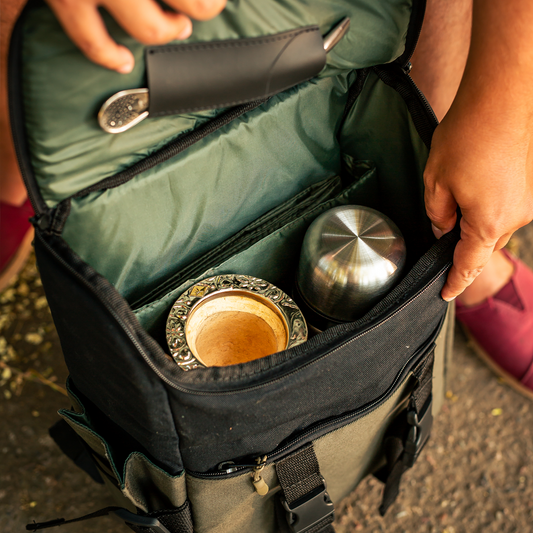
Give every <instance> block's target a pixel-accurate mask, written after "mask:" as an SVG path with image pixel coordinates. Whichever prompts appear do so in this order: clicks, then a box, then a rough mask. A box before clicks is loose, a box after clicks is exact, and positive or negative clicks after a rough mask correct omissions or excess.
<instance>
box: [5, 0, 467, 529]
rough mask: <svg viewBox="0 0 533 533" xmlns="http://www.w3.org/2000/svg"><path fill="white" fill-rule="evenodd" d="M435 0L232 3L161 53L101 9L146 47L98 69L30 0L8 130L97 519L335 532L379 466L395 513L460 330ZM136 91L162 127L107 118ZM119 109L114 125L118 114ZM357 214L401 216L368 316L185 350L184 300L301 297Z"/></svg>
mask: <svg viewBox="0 0 533 533" xmlns="http://www.w3.org/2000/svg"><path fill="white" fill-rule="evenodd" d="M424 7H425V3H424V1H422V0H412V1H411V2H404V1H403V0H402V1H400V0H390V1H388V2H379V3H376V2H374V1H373V0H358V1H357V2H350V1H347V0H340V1H338V2H330V1H326V0H309V1H307V2H299V1H297V0H287V1H283V2H280V1H274V0H263V1H262V2H261V3H260V6H259V4H258V3H257V2H251V1H245V2H237V1H229V2H228V5H227V7H226V9H225V10H224V11H223V12H222V14H221V15H219V16H218V17H216V18H215V19H213V20H211V21H206V22H198V23H196V22H195V26H194V31H193V34H192V36H191V37H190V39H189V40H188V41H187V42H185V43H171V44H169V45H166V46H162V47H144V46H143V45H141V44H140V43H138V42H136V41H135V40H133V39H132V38H131V37H129V36H128V35H127V34H125V32H124V31H123V30H122V29H121V28H120V27H119V26H118V25H117V24H116V23H115V22H114V21H113V19H112V18H111V17H108V16H107V15H105V14H104V16H105V18H106V24H107V26H108V29H109V31H110V33H111V35H112V36H113V38H114V39H115V40H116V41H117V42H119V43H121V44H124V45H126V46H128V48H130V50H132V52H133V54H134V56H135V59H136V66H135V68H134V70H133V71H132V72H131V73H130V74H126V75H122V74H118V73H115V72H111V71H108V70H105V69H103V68H101V67H99V66H97V65H94V64H92V63H91V62H90V61H89V60H87V59H86V58H85V57H84V56H83V55H82V54H81V52H80V51H79V50H78V49H77V48H76V47H75V46H74V45H73V44H72V43H71V41H70V40H69V39H68V37H67V36H66V35H65V33H64V32H63V30H62V29H61V27H60V26H59V23H58V22H57V21H56V19H55V17H54V15H53V14H52V12H51V11H50V9H49V8H48V7H47V6H46V5H45V4H44V3H43V2H30V3H29V4H28V5H27V6H26V8H25V10H24V12H23V14H22V15H21V17H20V19H19V21H18V22H17V25H16V27H15V30H14V32H13V36H12V41H11V48H10V59H9V69H10V76H9V94H10V106H11V108H10V109H11V121H12V130H13V137H14V140H15V145H16V150H17V155H18V158H19V162H20V167H21V170H22V173H23V177H24V180H25V183H26V186H27V189H28V194H29V197H30V199H31V202H32V205H33V207H34V210H35V217H34V218H33V219H32V222H33V224H34V226H35V242H34V246H35V254H36V258H37V264H38V268H39V271H40V275H41V278H42V282H43V286H44V289H45V293H46V297H47V299H48V302H49V305H50V309H51V312H52V316H53V319H54V323H55V325H56V328H57V331H58V334H59V337H60V340H61V346H62V350H63V353H64V357H65V361H66V364H67V366H68V369H69V373H70V377H69V379H68V382H67V388H68V391H69V395H70V401H71V408H70V409H64V410H61V411H60V413H59V414H60V416H61V421H60V422H58V424H56V426H54V427H53V428H52V429H51V434H52V436H53V437H54V438H55V440H56V441H57V442H58V444H59V445H60V447H61V449H62V450H64V451H65V452H66V453H67V454H68V455H69V456H70V457H71V458H73V459H76V462H77V464H81V465H83V467H84V469H85V470H86V471H87V472H88V473H89V474H90V475H91V476H92V477H93V479H95V480H96V481H98V482H101V483H104V484H105V485H106V486H107V487H108V488H109V490H110V491H111V494H112V496H113V498H114V500H115V502H116V505H113V506H110V507H108V508H106V509H103V510H101V511H99V512H96V513H92V514H91V515H88V516H87V517H82V518H81V519H85V518H92V517H96V516H100V515H102V514H113V515H115V516H117V517H118V518H119V519H120V520H122V521H123V522H124V523H125V524H127V525H128V526H129V527H130V528H131V529H132V530H134V531H137V532H140V531H143V532H147V533H168V532H170V533H189V532H193V531H194V532H195V533H204V532H210V533H241V532H248V531H254V532H256V533H274V532H280V531H281V532H307V533H318V532H327V531H333V529H332V525H331V524H332V522H333V517H334V507H335V504H336V503H337V502H339V501H340V500H341V499H342V498H344V497H345V496H346V495H347V494H349V493H350V491H352V490H353V489H354V488H355V487H356V486H357V484H358V483H359V482H360V481H361V479H363V478H364V477H365V476H367V475H370V474H373V475H375V476H376V477H377V478H378V479H380V480H381V481H383V483H384V490H383V499H382V502H381V503H380V502H376V506H378V505H379V510H380V512H381V513H382V514H384V513H385V512H386V510H387V508H388V507H389V506H390V505H391V504H392V503H393V502H394V500H395V498H396V496H397V495H398V492H399V486H400V482H401V477H402V475H403V473H404V472H405V471H406V470H407V469H409V468H411V467H412V466H413V465H414V463H415V461H416V459H417V457H418V455H419V453H420V451H421V449H422V448H423V446H424V445H425V443H426V442H427V440H428V437H429V434H430V431H431V425H432V420H433V417H434V416H435V415H436V414H437V413H438V411H439V409H440V406H441V404H442V401H443V397H444V391H445V390H446V388H445V377H446V368H447V364H448V360H449V357H450V354H451V351H452V336H453V335H452V333H453V307H450V306H448V304H447V303H446V302H445V301H443V300H442V298H441V297H440V291H441V289H442V287H443V285H444V282H445V280H446V276H447V272H448V270H449V268H450V266H451V262H452V256H453V250H454V247H455V244H456V242H457V240H458V235H457V232H456V231H454V232H451V233H449V234H447V235H445V236H444V237H442V238H441V239H439V240H438V241H437V240H436V239H435V237H434V236H433V233H432V231H431V225H430V222H429V219H428V218H427V217H426V214H425V208H424V195H423V181H422V174H423V169H424V166H425V162H426V159H427V156H428V150H429V146H430V143H431V136H432V133H433V130H434V129H435V127H436V125H437V120H436V118H435V115H434V114H433V112H432V110H431V108H430V107H429V105H428V103H427V101H426V100H425V98H424V96H423V95H422V94H421V93H420V91H419V90H418V89H417V87H416V86H415V85H414V83H413V81H412V80H411V78H410V77H409V74H408V71H409V68H410V63H409V59H410V57H411V55H412V53H413V50H414V47H415V45H416V41H417V38H418V35H419V32H420V27H421V24H422V19H423V14H424ZM346 17H349V19H350V21H351V26H350V28H349V30H348V31H347V32H346V33H345V35H343V36H342V37H339V40H338V42H337V43H336V44H335V46H334V48H333V49H331V50H330V51H328V53H327V54H326V52H325V51H324V48H323V42H324V36H327V35H330V34H331V30H332V29H335V28H338V27H339V23H340V22H341V21H343V20H344V19H345V18H346ZM139 88H148V90H149V106H148V107H147V108H146V109H145V110H144V111H143V113H145V112H146V111H148V113H147V115H148V116H147V118H145V119H144V120H142V119H139V120H138V122H136V123H135V125H133V127H131V128H129V129H128V130H127V131H122V132H119V133H116V134H110V133H106V132H105V131H103V129H102V128H101V127H100V125H99V122H98V112H99V110H100V108H101V106H102V104H103V103H104V102H106V100H108V98H109V97H112V96H113V95H116V94H117V93H120V92H121V91H125V90H130V89H139ZM142 94H146V92H144V93H142ZM110 116H111V118H110V119H109V121H110V122H111V121H114V122H115V124H114V125H110V127H117V128H118V127H119V126H120V124H118V122H119V120H122V119H123V115H121V114H120V113H118V112H117V114H113V113H111V115H110ZM145 116H146V115H145ZM113 117H115V118H113ZM117 117H118V118H117ZM130 118H131V117H130ZM137 118H138V117H134V119H135V120H137ZM354 204H357V205H363V206H367V207H370V208H373V209H377V210H379V211H380V212H382V213H384V214H386V215H387V216H388V217H390V218H391V219H392V220H393V221H394V222H395V223H396V224H397V226H398V227H399V228H400V230H401V232H402V234H403V235H404V237H405V241H406V246H407V268H406V271H405V272H406V273H405V275H404V276H403V278H402V279H401V281H400V282H399V283H398V285H397V286H396V287H395V288H393V289H392V290H391V291H390V292H389V293H388V294H387V295H386V296H385V297H384V298H383V299H382V300H380V301H379V302H378V303H377V304H376V305H375V306H374V307H373V308H372V309H370V310H369V311H368V312H366V314H364V316H362V317H360V318H359V319H357V320H355V321H353V322H345V323H338V324H335V325H332V326H331V327H328V328H327V329H325V330H324V331H323V332H321V333H319V334H317V335H315V336H313V337H311V338H309V339H308V340H307V341H306V342H304V343H302V344H299V345H297V346H294V347H292V348H289V349H287V350H283V351H281V352H277V353H274V354H272V355H268V356H266V357H262V358H259V359H256V360H253V361H249V362H245V363H240V364H236V365H230V366H221V367H207V368H203V367H197V368H195V367H194V366H195V365H191V364H190V363H191V361H190V360H187V358H186V357H184V358H183V357H182V358H177V359H174V358H173V357H172V356H171V354H170V349H169V346H168V345H167V342H166V338H165V324H166V320H167V317H168V315H169V312H170V311H171V309H172V306H173V304H174V302H175V301H176V299H177V298H178V297H179V296H180V295H181V294H183V293H184V292H185V291H186V290H187V289H189V288H191V287H192V286H194V285H195V284H196V283H198V282H200V281H202V280H206V279H207V280H210V281H209V283H216V280H217V279H220V277H221V276H228V275H233V276H235V277H237V278H238V277H239V276H252V277H254V278H259V279H261V280H266V281H268V282H269V283H272V284H274V285H275V286H276V287H279V288H280V289H281V290H283V291H284V292H285V293H287V294H292V291H293V282H294V275H295V271H296V269H297V265H298V260H299V254H300V248H301V245H302V241H303V238H304V234H305V232H306V230H307V228H308V227H309V225H310V224H311V222H312V221H313V220H315V219H316V218H317V217H318V216H319V215H320V214H321V213H324V212H325V211H327V210H328V209H330V208H333V207H336V206H342V205H354ZM187 369H189V370H187ZM80 457H83V460H81V459H80ZM76 520H80V519H76ZM68 522H69V520H64V519H58V520H52V521H51V522H41V523H34V524H31V525H29V526H28V529H32V530H39V529H42V528H47V527H52V526H54V525H61V524H63V523H68Z"/></svg>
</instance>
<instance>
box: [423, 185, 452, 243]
mask: <svg viewBox="0 0 533 533" xmlns="http://www.w3.org/2000/svg"><path fill="white" fill-rule="evenodd" d="M424 202H425V204H426V213H427V216H428V217H429V219H430V220H431V227H432V229H433V233H434V234H435V237H437V239H440V238H441V237H442V236H443V235H444V234H445V233H448V232H449V231H451V230H452V229H453V228H454V227H455V223H456V222H457V202H456V201H455V198H454V197H453V195H452V193H451V192H450V191H449V190H448V189H442V188H440V187H438V186H433V187H428V186H426V188H425V190H424Z"/></svg>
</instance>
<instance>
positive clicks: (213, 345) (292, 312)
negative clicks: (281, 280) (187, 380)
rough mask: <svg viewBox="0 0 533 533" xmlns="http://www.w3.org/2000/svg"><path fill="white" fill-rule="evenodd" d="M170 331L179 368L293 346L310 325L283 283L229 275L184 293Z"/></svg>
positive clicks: (250, 357)
mask: <svg viewBox="0 0 533 533" xmlns="http://www.w3.org/2000/svg"><path fill="white" fill-rule="evenodd" d="M239 328H240V329H239ZM239 331H240V333H239ZM262 334H264V336H263V337H261V335H262ZM166 335H167V342H168V346H169V349H170V353H171V355H172V357H173V358H174V360H175V361H176V363H177V364H178V366H179V367H180V368H181V369H182V370H192V369H194V368H198V367H204V366H225V365H228V364H237V363H239V362H245V361H251V360H254V359H257V358H259V357H264V356H266V355H269V353H275V352H277V351H282V350H286V349H288V348H292V347H294V346H297V345H298V344H301V343H303V342H305V341H306V340H307V324H306V322H305V319H304V317H303V315H302V313H301V311H300V309H299V308H298V306H297V305H296V304H295V303H294V301H293V300H292V299H291V298H290V297H289V296H287V294H285V293H284V292H283V291H282V290H281V289H279V288H278V287H276V286H274V285H272V284H271V283H269V282H267V281H265V280H262V279H259V278H254V277H251V276H244V275H238V274H227V275H221V276H214V277H211V278H207V279H204V280H202V281H201V282H199V283H197V284H196V285H193V286H192V287H190V288H189V289H188V290H187V291H185V292H184V293H183V294H182V295H181V296H180V297H179V299H178V300H176V302H175V303H174V305H173V306H172V310H171V311H170V314H169V316H168V319H167V326H166ZM232 350H233V352H232ZM263 352H265V353H263Z"/></svg>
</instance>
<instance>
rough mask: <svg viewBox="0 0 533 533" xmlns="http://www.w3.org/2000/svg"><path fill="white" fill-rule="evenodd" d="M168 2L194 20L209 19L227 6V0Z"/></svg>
mask: <svg viewBox="0 0 533 533" xmlns="http://www.w3.org/2000/svg"><path fill="white" fill-rule="evenodd" d="M166 4H168V5H169V6H170V7H172V8H174V9H175V10H176V11H179V12H180V13H184V14H185V15H188V16H189V17H191V18H192V19H194V20H209V19H212V18H214V17H216V16H217V15H218V14H219V13H220V12H221V11H222V10H223V9H224V8H225V7H226V0H166Z"/></svg>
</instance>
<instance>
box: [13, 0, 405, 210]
mask: <svg viewBox="0 0 533 533" xmlns="http://www.w3.org/2000/svg"><path fill="white" fill-rule="evenodd" d="M411 3H412V2H411V0H388V1H387V2H379V3H377V2H375V1H374V0H350V1H346V0H344V1H342V0H335V1H331V0H309V1H306V2H295V1H294V0H261V2H256V1H252V0H239V1H238V0H229V1H228V3H227V7H226V8H225V10H224V11H223V12H222V14H221V15H220V16H218V17H216V18H215V19H213V20H210V21H205V22H194V30H193V33H192V36H191V38H190V39H188V40H187V41H186V42H203V41H213V40H219V39H234V38H245V37H257V36H261V35H272V34H275V33H278V32H282V31H286V30H291V29H294V28H298V27H301V26H306V25H309V24H318V25H319V26H320V29H321V32H322V33H323V34H325V33H327V32H328V31H329V30H330V29H331V28H332V27H333V26H334V25H335V24H337V23H338V22H339V21H340V20H341V19H342V18H344V17H346V16H349V17H350V18H351V28H350V30H349V32H348V34H347V35H346V36H345V37H344V38H343V39H342V40H341V42H340V43H339V44H338V45H337V46H336V47H335V49H334V50H333V51H331V52H330V53H329V54H328V56H327V58H328V59H327V61H328V62H327V67H326V68H325V69H324V71H323V72H322V73H321V74H320V77H323V78H324V77H332V76H336V75H337V74H339V73H341V72H344V73H345V74H346V73H347V72H349V71H351V70H353V69H358V68H362V67H367V66H371V65H378V64H383V63H388V62H390V61H393V60H394V59H396V58H397V57H398V56H400V55H401V54H402V53H403V51H404V46H405V36H406V33H407V27H408V24H409V19H410V15H411ZM105 21H106V25H107V28H108V30H109V32H110V34H111V35H112V37H113V39H115V40H116V41H117V42H119V43H121V44H123V45H125V46H127V47H128V48H129V49H130V50H131V51H132V52H133V54H134V56H135V60H136V66H135V68H134V70H133V71H132V72H131V73H130V74H127V75H123V74H118V73H116V72H112V71H109V70H106V69H104V68H102V67H99V66H97V65H95V64H93V63H91V62H90V61H89V60H88V59H86V58H85V57H84V56H83V55H82V54H81V52H80V51H79V50H78V49H77V48H76V47H75V46H74V44H72V42H71V41H70V39H69V38H68V37H67V36H66V35H65V33H64V32H63V30H62V29H61V27H60V26H59V23H58V22H57V20H56V18H55V17H54V15H53V14H52V12H51V11H50V9H49V8H48V7H47V6H46V4H44V2H42V3H38V4H37V7H34V8H32V9H31V10H30V11H29V13H28V16H27V19H26V23H25V26H24V48H23V69H24V70H23V98H24V114H25V122H26V126H27V134H28V142H29V145H30V151H31V158H32V165H33V168H34V171H35V176H36V179H37V182H38V185H39V188H40V190H41V193H42V195H43V198H44V199H45V201H46V202H47V203H48V205H49V206H50V207H53V206H54V205H56V204H57V203H58V202H59V201H61V200H62V199H64V198H66V197H69V196H71V195H73V194H75V193H76V192H77V191H80V190H82V189H84V188H86V187H88V186H89V185H92V184H93V183H96V182H98V181H100V180H101V179H103V178H106V177H109V176H111V175H113V174H115V173H117V172H119V171H121V170H124V169H125V168H128V167H129V166H131V165H132V164H134V163H135V162H137V161H139V160H141V159H144V158H145V157H146V156H147V155H149V154H151V153H153V152H154V151H155V150H157V149H158V148H160V147H162V146H163V145H164V144H166V143H168V142H169V141H170V140H172V139H174V138H175V137H177V136H178V135H180V134H181V133H183V132H185V131H189V130H191V129H193V128H195V127H197V126H198V125H199V124H201V123H202V122H205V121H206V120H208V119H209V118H211V117H213V116H215V115H216V114H218V113H220V112H221V111H222V110H212V111H205V112H201V113H191V114H185V115H177V116H170V117H162V118H157V119H155V118H154V119H150V118H148V119H147V120H145V121H143V122H142V123H140V124H138V125H137V126H135V127H134V128H132V129H131V130H129V131H127V132H124V133H121V134H119V135H111V134H107V133H105V132H103V131H102V130H101V129H100V128H99V127H98V125H97V121H96V115H97V112H98V109H99V108H100V106H101V105H102V104H103V102H104V101H105V100H106V99H107V98H108V97H109V96H111V95H113V94H115V93H116V92H118V91H120V90H125V89H130V88H136V87H144V86H146V80H145V78H146V77H145V69H144V61H143V53H144V46H143V45H142V44H140V43H139V42H137V41H135V40H134V39H133V38H131V37H129V36H128V35H127V34H126V33H125V32H124V31H123V30H122V29H121V28H120V27H119V26H118V25H117V24H116V23H115V22H114V21H113V19H112V18H111V17H109V16H107V15H106V16H105ZM184 75H186V73H184Z"/></svg>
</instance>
